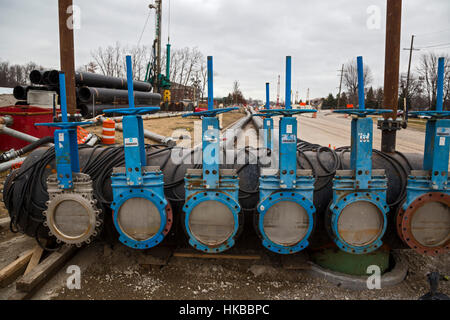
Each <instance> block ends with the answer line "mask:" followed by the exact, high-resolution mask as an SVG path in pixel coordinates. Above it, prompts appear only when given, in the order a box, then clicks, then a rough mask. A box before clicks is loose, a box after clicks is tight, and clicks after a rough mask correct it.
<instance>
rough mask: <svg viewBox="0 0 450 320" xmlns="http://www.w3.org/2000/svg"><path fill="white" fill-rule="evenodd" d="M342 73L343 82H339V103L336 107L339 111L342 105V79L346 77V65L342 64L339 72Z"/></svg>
mask: <svg viewBox="0 0 450 320" xmlns="http://www.w3.org/2000/svg"><path fill="white" fill-rule="evenodd" d="M338 71H340V72H341V80H340V81H339V93H338V101H337V105H336V109H339V106H340V105H341V90H342V78H343V76H344V64H342V68H341V70H338Z"/></svg>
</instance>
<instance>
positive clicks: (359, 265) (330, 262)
mask: <svg viewBox="0 0 450 320" xmlns="http://www.w3.org/2000/svg"><path fill="white" fill-rule="evenodd" d="M389 253H390V250H389V248H387V247H385V246H382V247H381V248H380V249H378V250H377V251H374V252H371V253H368V254H350V253H347V252H344V251H342V250H339V249H338V248H337V247H336V248H326V249H322V250H320V251H314V252H311V253H310V257H311V259H312V260H313V262H314V263H315V264H317V265H319V266H321V267H322V268H325V269H328V270H331V271H336V272H341V273H345V274H348V275H353V276H367V267H368V266H370V265H377V266H379V267H380V270H381V273H382V274H383V273H384V272H386V271H387V270H388V268H389Z"/></svg>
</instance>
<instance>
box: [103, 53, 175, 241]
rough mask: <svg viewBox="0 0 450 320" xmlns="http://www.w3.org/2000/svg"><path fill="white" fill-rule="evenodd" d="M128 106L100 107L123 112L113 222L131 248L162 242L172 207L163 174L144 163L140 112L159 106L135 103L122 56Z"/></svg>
mask: <svg viewBox="0 0 450 320" xmlns="http://www.w3.org/2000/svg"><path fill="white" fill-rule="evenodd" d="M126 63H127V84H128V103H129V108H124V109H109V110H104V111H103V112H105V113H117V114H123V115H124V116H123V120H122V123H123V145H124V152H125V167H117V168H114V169H113V173H112V175H111V187H112V190H113V203H112V205H111V209H112V210H113V222H114V226H115V227H116V229H117V231H118V232H119V241H120V242H122V243H123V244H124V245H126V246H128V247H131V248H134V249H149V248H152V247H154V246H156V245H158V244H159V243H161V242H162V240H163V239H164V237H165V236H166V235H167V233H168V232H169V230H170V228H171V226H172V219H173V218H172V208H171V206H170V203H169V202H168V201H167V200H166V198H165V196H164V175H163V173H162V172H161V170H160V168H159V167H157V166H147V154H146V152H145V139H144V125H143V121H142V117H141V115H142V114H148V113H154V112H156V111H158V110H159V107H136V106H135V104H134V92H133V70H132V63H131V56H127V57H126Z"/></svg>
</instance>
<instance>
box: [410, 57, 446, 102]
mask: <svg viewBox="0 0 450 320" xmlns="http://www.w3.org/2000/svg"><path fill="white" fill-rule="evenodd" d="M439 57H444V58H445V69H444V70H445V72H444V101H446V100H448V98H449V90H450V64H449V61H448V59H449V56H448V55H447V54H444V55H438V54H436V53H432V52H430V53H428V54H426V53H425V54H422V55H421V56H420V62H419V66H418V67H417V72H418V74H419V76H420V80H421V81H422V85H423V88H424V91H425V93H426V98H427V102H428V107H429V108H432V107H434V106H435V105H436V95H437V69H438V59H439Z"/></svg>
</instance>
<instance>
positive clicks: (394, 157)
mask: <svg viewBox="0 0 450 320" xmlns="http://www.w3.org/2000/svg"><path fill="white" fill-rule="evenodd" d="M47 150H48V148H40V149H37V150H35V151H33V152H32V153H31V154H30V155H29V156H28V157H27V159H26V160H25V161H24V163H23V165H22V167H21V168H20V170H19V174H22V176H20V177H19V178H16V179H15V181H14V182H15V183H14V184H11V183H10V182H9V181H10V180H11V179H10V178H8V179H9V180H8V179H7V183H5V187H4V199H5V205H6V207H7V209H8V211H9V213H10V215H11V218H12V219H13V221H14V219H15V218H16V217H17V219H18V220H17V221H16V223H17V225H18V226H19V227H21V228H22V230H23V231H24V232H25V233H27V234H29V235H34V234H35V233H36V230H37V227H38V226H39V224H40V223H39V219H41V220H42V211H43V210H45V202H46V201H47V199H48V195H47V194H46V192H45V188H46V183H45V181H46V178H47V176H48V175H49V174H50V173H51V172H52V170H54V169H55V161H54V156H53V157H50V158H49V157H48V154H46V153H45V152H46V151H47ZM113 150H116V151H113ZM178 151H180V149H174V151H173V152H178ZM200 151H201V149H200V148H198V149H196V151H193V152H192V154H189V157H192V158H193V159H198V158H199V156H200ZM338 156H339V159H340V160H339V161H340V164H341V165H340V168H341V169H347V168H349V152H342V153H338ZM123 161H124V160H123V148H120V147H115V148H109V149H107V148H90V147H82V148H80V166H81V168H82V171H83V172H85V170H87V172H88V173H89V174H90V175H91V176H92V178H93V181H94V189H95V190H96V191H95V192H96V193H97V198H98V199H99V201H100V202H101V203H103V204H104V206H105V208H108V203H109V202H111V201H112V190H111V183H110V178H109V176H110V174H111V170H112V168H113V167H114V166H123V163H124V162H123ZM147 161H148V165H150V166H160V167H161V168H162V171H163V173H164V180H165V194H166V197H167V198H168V199H169V201H170V202H171V204H172V207H173V209H174V213H175V214H178V215H180V214H181V206H182V205H183V202H184V195H185V190H184V180H183V178H184V175H185V173H186V170H187V169H188V168H194V167H196V168H199V167H200V166H199V165H198V164H197V165H194V164H181V165H177V164H175V163H174V162H173V161H172V158H171V151H170V150H169V149H166V150H159V151H158V150H157V149H150V150H148V152H147ZM298 161H299V165H300V167H301V168H305V169H311V168H312V169H313V172H314V175H315V176H316V177H317V178H316V183H315V192H314V205H315V206H316V210H317V212H316V214H315V217H316V226H315V231H314V233H313V236H312V237H311V247H313V248H314V247H318V246H321V245H323V244H325V243H329V242H330V239H329V238H328V235H327V232H326V229H325V226H324V220H325V215H326V214H328V213H327V208H328V205H329V203H330V201H331V199H332V178H333V174H331V175H330V174H329V171H330V170H332V168H334V167H335V165H336V158H335V156H334V155H333V153H331V152H328V151H324V149H319V150H318V151H305V152H301V153H299V156H298ZM87 164H89V165H87ZM421 165H422V155H419V154H405V155H400V154H391V155H389V157H386V154H379V153H374V155H373V167H374V169H381V168H383V169H385V170H386V175H387V178H388V190H387V195H388V198H387V200H388V203H389V204H392V207H391V212H390V213H389V219H390V221H389V222H390V223H389V227H388V230H387V232H386V235H385V240H384V242H385V243H388V244H389V245H390V246H391V247H394V248H399V247H403V244H402V243H401V241H399V239H398V237H397V235H396V231H395V224H394V221H393V220H391V219H393V218H394V216H395V210H396V208H397V206H398V203H399V199H401V197H403V196H404V192H405V187H406V178H407V175H408V174H409V172H410V170H411V168H412V169H419V168H420V167H421ZM31 166H37V167H38V168H42V169H39V170H38V171H37V172H38V173H36V172H35V171H36V170H37V169H35V170H29V168H30V167H31ZM233 167H234V168H236V169H237V170H238V173H239V178H240V181H239V184H240V193H239V201H240V203H241V206H242V207H243V209H244V212H245V214H246V215H249V218H251V217H252V216H253V215H254V214H255V208H256V206H257V203H258V200H259V192H258V184H259V181H258V177H259V170H260V168H259V166H258V165H255V164H251V165H250V164H247V165H224V166H222V168H233ZM27 188H28V189H27ZM24 194H27V195H29V197H30V199H33V201H24V200H23V195H24ZM22 207H23V208H22ZM18 212H19V213H20V214H17V213H18ZM250 220H251V219H250ZM245 228H253V226H251V225H247V226H245ZM43 236H45V232H43Z"/></svg>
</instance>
